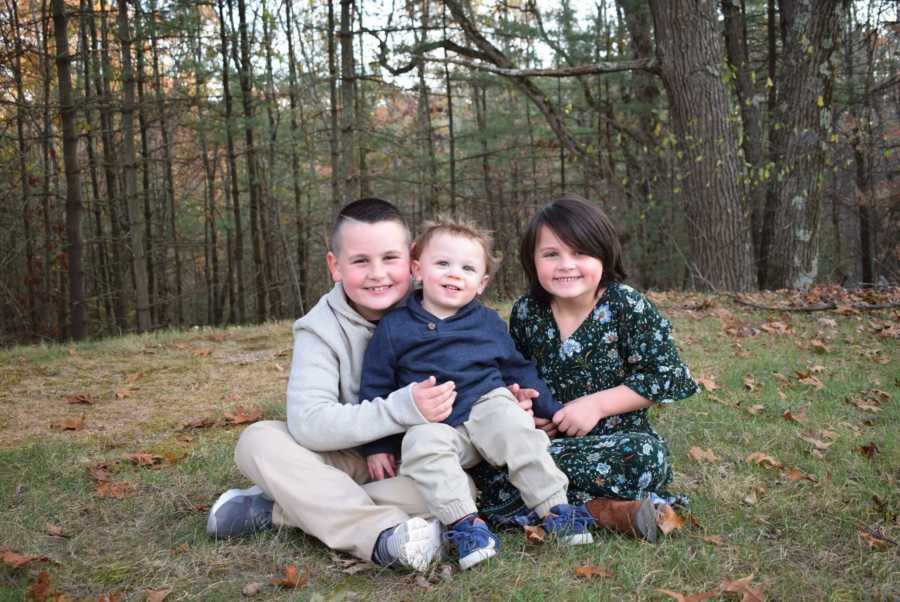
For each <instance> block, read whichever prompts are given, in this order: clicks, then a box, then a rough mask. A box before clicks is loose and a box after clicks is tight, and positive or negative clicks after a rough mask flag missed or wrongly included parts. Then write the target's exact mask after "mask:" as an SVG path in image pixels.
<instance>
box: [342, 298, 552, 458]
mask: <svg viewBox="0 0 900 602" xmlns="http://www.w3.org/2000/svg"><path fill="white" fill-rule="evenodd" d="M431 375H434V376H435V378H437V382H438V384H440V383H443V382H445V381H448V380H452V381H453V382H454V383H456V401H455V402H454V404H453V410H452V412H451V413H450V416H448V417H447V418H446V419H445V420H444V423H446V424H449V425H450V426H457V425H460V424H462V423H463V422H465V421H466V420H467V419H468V418H469V413H470V412H471V411H472V406H474V405H475V402H476V401H477V400H478V398H479V397H481V396H482V395H484V394H486V393H488V392H489V391H491V390H493V389H496V388H498V387H505V386H506V385H508V384H511V383H519V384H520V385H521V386H522V387H523V388H526V387H527V388H531V389H536V390H537V391H538V392H539V393H540V397H538V398H537V399H535V400H534V407H533V409H534V414H535V416H538V417H540V418H552V417H553V414H555V413H556V412H557V411H558V410H559V409H561V408H562V406H561V405H560V404H559V403H558V402H557V401H556V400H555V399H554V398H553V394H552V393H551V392H550V389H548V388H547V385H545V384H544V381H542V380H541V379H540V377H539V376H538V374H537V370H536V369H535V367H534V364H533V363H532V362H530V361H528V360H526V359H525V358H524V357H522V354H521V353H519V352H518V350H517V349H516V346H515V344H514V343H513V340H512V338H510V336H509V332H508V331H507V329H506V324H505V323H504V322H503V320H501V319H500V316H498V315H497V312H495V311H493V310H491V309H488V308H486V307H484V306H483V305H481V303H479V302H478V300H477V299H476V300H473V301H471V302H470V303H468V304H466V305H465V306H464V307H462V308H460V310H459V311H458V312H456V313H455V314H454V315H452V316H450V317H449V318H447V319H445V320H441V319H440V318H437V317H435V316H434V315H432V314H431V313H429V312H428V311H427V310H426V309H425V308H424V307H422V292H421V291H416V292H415V293H414V294H412V295H410V296H409V297H408V298H407V301H406V303H405V304H404V305H402V306H400V307H398V308H397V309H395V310H393V311H392V312H390V313H389V314H387V315H386V316H385V317H384V318H382V319H381V321H380V322H379V323H378V327H377V328H376V329H375V334H374V335H373V337H372V340H371V341H370V342H369V346H368V347H367V348H366V355H365V358H364V360H363V369H362V382H361V383H360V386H359V398H360V399H374V398H376V397H385V396H386V395H387V394H388V393H391V392H393V391H396V390H397V389H399V388H401V387H403V386H405V385H408V384H410V383H414V382H419V381H422V380H425V379H426V378H428V377H429V376H431ZM400 438H402V435H400V436H396V437H388V438H385V439H379V440H377V441H373V442H372V443H369V444H367V445H364V446H363V447H362V451H363V453H364V454H365V455H367V456H368V455H372V454H375V453H379V452H391V453H395V454H396V453H397V450H398V447H399V440H400Z"/></svg>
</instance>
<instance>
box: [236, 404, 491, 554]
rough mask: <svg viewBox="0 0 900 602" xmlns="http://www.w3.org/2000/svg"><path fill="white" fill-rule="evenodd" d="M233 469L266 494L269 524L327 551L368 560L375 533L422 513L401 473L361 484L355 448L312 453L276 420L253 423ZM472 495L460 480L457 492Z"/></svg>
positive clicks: (364, 472)
mask: <svg viewBox="0 0 900 602" xmlns="http://www.w3.org/2000/svg"><path fill="white" fill-rule="evenodd" d="M234 459H235V462H236V463H237V465H238V468H239V469H240V471H241V472H242V473H243V474H244V476H246V477H247V478H249V479H250V480H251V481H253V482H254V483H255V484H256V485H258V486H259V487H260V488H261V489H262V490H263V491H265V492H266V494H268V495H269V496H270V497H271V498H272V499H273V500H275V507H274V510H273V513H272V522H273V523H274V524H275V525H277V526H290V527H298V528H300V529H302V530H303V531H304V532H306V533H308V534H309V535H312V536H313V537H316V538H318V539H319V540H321V541H322V542H323V543H324V544H325V545H326V546H328V547H329V548H331V549H333V550H339V551H341V552H347V553H349V554H353V555H354V556H356V557H357V558H361V559H363V560H371V559H372V550H373V548H374V547H375V541H376V540H377V539H378V534H379V533H381V532H382V531H383V530H384V529H387V528H388V527H393V526H394V525H397V524H399V523H401V522H403V521H405V520H408V519H409V518H410V517H411V516H429V513H428V511H427V509H426V506H425V502H424V500H423V498H422V495H421V494H420V493H419V490H418V488H417V487H416V485H415V484H414V483H413V482H412V481H411V480H410V479H409V478H407V477H396V478H393V479H385V480H383V481H373V482H367V481H368V480H369V472H368V468H367V467H366V459H365V458H363V457H362V456H360V455H359V453H357V452H356V451H354V450H344V451H334V452H321V453H320V452H313V451H310V450H308V449H306V448H304V447H302V446H300V445H298V444H297V441H296V440H295V439H294V438H293V437H292V436H291V434H290V433H289V432H288V430H287V424H286V423H284V422H279V421H266V422H257V423H255V424H252V425H250V426H249V427H247V428H246V429H245V430H244V432H243V433H241V436H240V439H239V440H238V443H237V446H236V448H235V451H234ZM460 495H462V496H463V497H466V496H467V495H468V496H469V498H470V499H474V495H475V493H474V487H473V486H472V484H471V480H468V479H466V480H465V482H464V483H463V485H462V489H461V490H460Z"/></svg>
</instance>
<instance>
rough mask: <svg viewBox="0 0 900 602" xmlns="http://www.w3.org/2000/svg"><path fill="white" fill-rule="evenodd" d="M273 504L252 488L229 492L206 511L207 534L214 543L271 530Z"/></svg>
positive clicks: (263, 494)
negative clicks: (215, 540)
mask: <svg viewBox="0 0 900 602" xmlns="http://www.w3.org/2000/svg"><path fill="white" fill-rule="evenodd" d="M272 506H274V502H273V501H272V500H270V499H269V498H268V497H266V494H265V493H263V490H262V489H260V488H259V487H257V486H256V485H254V486H253V487H249V488H247V489H229V490H228V491H226V492H225V493H223V494H222V495H220V496H219V499H217V500H216V503H215V504H213V507H212V508H211V509H210V511H209V518H208V519H207V520H206V534H207V535H209V536H210V537H213V538H215V539H225V538H228V537H238V536H241V535H248V534H250V533H255V532H256V531H262V530H264V529H269V528H271V527H272Z"/></svg>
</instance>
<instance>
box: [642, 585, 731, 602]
mask: <svg viewBox="0 0 900 602" xmlns="http://www.w3.org/2000/svg"><path fill="white" fill-rule="evenodd" d="M656 591H658V592H660V593H662V594H665V595H667V596H670V597H672V598H675V600H676V601H677V602H702V601H703V600H708V599H709V598H712V597H714V596H717V595H719V592H717V591H711V592H700V593H699V594H682V593H679V592H673V591H672V590H670V589H661V588H656Z"/></svg>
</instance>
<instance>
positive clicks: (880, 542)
mask: <svg viewBox="0 0 900 602" xmlns="http://www.w3.org/2000/svg"><path fill="white" fill-rule="evenodd" d="M856 533H857V534H858V535H859V538H860V539H861V540H862V541H864V542H865V543H866V544H868V546H869V547H870V548H873V549H875V550H877V551H879V552H884V551H885V550H887V549H888V548H889V547H890V546H892V545H896V544H895V543H894V542H892V541H890V540H888V539H885V538H883V537H879V536H878V535H876V534H874V533H871V532H869V531H868V530H867V529H863V528H862V527H859V528H857V530H856Z"/></svg>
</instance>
